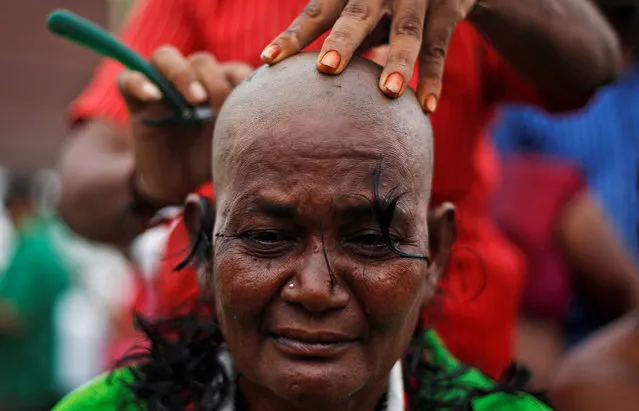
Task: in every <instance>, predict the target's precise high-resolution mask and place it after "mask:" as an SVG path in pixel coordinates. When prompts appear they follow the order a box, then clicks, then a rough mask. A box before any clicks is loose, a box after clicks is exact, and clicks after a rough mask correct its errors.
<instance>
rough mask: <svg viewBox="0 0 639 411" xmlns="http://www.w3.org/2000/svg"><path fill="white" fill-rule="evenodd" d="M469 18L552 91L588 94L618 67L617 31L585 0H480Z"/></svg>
mask: <svg viewBox="0 0 639 411" xmlns="http://www.w3.org/2000/svg"><path fill="white" fill-rule="evenodd" d="M469 20H470V21H471V23H473V24H474V25H475V27H476V28H477V29H478V30H479V31H480V32H481V33H482V34H483V35H484V36H485V37H486V38H487V39H488V41H489V42H490V43H491V44H492V45H493V47H494V48H495V49H496V50H497V52H498V53H499V54H500V55H502V56H503V57H504V59H506V60H507V61H508V62H509V63H510V64H512V65H513V67H514V68H515V69H516V70H517V71H518V72H519V73H521V74H522V75H523V76H525V77H526V78H527V79H528V80H529V81H531V83H532V84H533V85H535V86H536V87H537V88H539V89H540V90H541V91H542V92H544V93H547V94H548V95H550V96H559V97H564V96H565V97H568V96H569V95H570V97H572V98H575V97H576V98H578V97H581V96H584V95H589V94H591V93H592V92H593V91H594V90H595V89H596V88H597V87H599V86H601V85H603V84H606V83H608V82H610V81H612V80H614V79H615V78H616V76H617V75H618V73H619V71H620V69H621V50H620V45H619V42H618V40H617V37H616V35H615V34H614V32H613V30H612V28H611V27H610V26H609V25H608V23H607V22H606V20H605V18H604V17H603V16H602V15H601V14H600V13H599V12H598V10H597V9H596V8H595V6H594V5H593V4H591V3H590V1H588V0H518V1H512V0H483V2H482V3H480V5H479V6H478V7H477V8H476V9H475V11H473V12H472V13H471V15H470V16H469Z"/></svg>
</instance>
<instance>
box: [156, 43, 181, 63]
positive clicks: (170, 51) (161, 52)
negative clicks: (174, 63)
mask: <svg viewBox="0 0 639 411" xmlns="http://www.w3.org/2000/svg"><path fill="white" fill-rule="evenodd" d="M176 52H178V51H177V49H176V48H175V47H173V46H171V45H168V44H165V45H163V46H160V47H158V48H157V50H155V52H153V57H152V59H153V61H155V62H157V61H162V60H164V59H166V58H167V57H170V56H172V55H174V54H175V53H176ZM178 53H179V52H178Z"/></svg>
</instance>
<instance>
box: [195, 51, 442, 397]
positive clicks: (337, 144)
mask: <svg viewBox="0 0 639 411" xmlns="http://www.w3.org/2000/svg"><path fill="white" fill-rule="evenodd" d="M315 60H316V56H315V55H313V54H302V55H299V56H296V57H293V58H290V59H287V60H286V61H283V62H282V63H280V64H278V65H276V66H273V67H262V68H260V69H259V70H258V71H257V72H256V73H255V74H254V75H253V76H252V77H251V78H250V79H248V80H247V81H245V82H244V83H242V84H241V85H240V86H239V87H238V88H237V89H236V90H234V91H233V92H232V93H231V95H230V96H229V98H228V99H227V100H226V102H225V104H224V106H223V107H222V110H221V111H220V113H219V116H218V119H217V124H216V126H215V135H214V142H213V175H214V178H213V183H214V186H215V218H214V219H213V220H214V223H213V224H214V227H213V234H214V235H213V236H212V237H211V239H212V261H211V264H210V265H209V266H208V267H207V268H206V270H205V271H204V275H205V277H204V278H203V285H204V289H205V290H206V294H207V296H208V297H210V298H211V300H212V301H214V303H215V314H216V318H217V320H218V322H219V325H220V329H221V330H222V334H223V336H224V340H225V342H226V343H227V345H228V347H229V349H230V351H231V353H232V354H233V358H234V360H235V364H236V366H237V369H238V371H239V372H240V374H241V375H242V377H241V379H240V386H241V389H242V391H243V393H244V394H245V397H246V398H252V399H254V398H260V397H261V396H263V395H267V396H272V395H275V397H277V398H279V399H280V400H282V401H284V402H293V403H296V404H297V405H298V406H300V407H305V408H304V409H345V408H344V406H345V402H350V403H352V404H351V405H352V406H349V407H347V408H350V409H372V408H374V406H375V403H374V402H376V401H377V399H378V398H379V397H380V396H381V395H382V393H383V392H384V390H385V387H386V384H387V378H388V375H389V372H390V369H391V367H392V366H393V364H394V363H395V362H396V361H397V360H398V359H399V358H400V357H401V356H402V354H403V353H404V351H405V350H406V347H407V346H408V343H409V341H410V339H411V337H412V335H413V333H414V331H415V327H416V324H417V321H418V318H419V313H420V311H421V309H422V308H423V307H424V305H425V304H428V302H429V301H430V298H431V297H432V296H433V294H434V291H435V286H436V283H437V280H438V278H439V275H440V273H441V269H442V267H443V265H444V263H445V261H446V259H447V256H448V252H449V249H450V245H451V243H452V239H453V238H454V236H453V231H454V230H453V219H452V216H453V211H452V209H451V208H446V209H442V210H440V211H439V212H437V213H436V214H431V215H429V214H428V209H429V207H428V206H429V204H428V202H429V196H430V185H431V173H432V161H433V158H432V157H433V153H432V130H431V126H430V122H429V120H428V117H427V116H426V115H425V114H424V113H423V112H422V109H421V107H420V105H419V103H418V101H417V98H416V97H415V95H414V94H413V93H410V92H407V93H405V94H404V95H403V96H402V97H400V98H399V99H396V100H391V99H389V98H387V97H385V96H384V95H382V94H381V93H380V91H379V89H378V87H377V79H378V78H379V75H380V71H381V68H380V67H378V66H376V65H375V64H373V63H370V62H367V61H364V60H355V61H353V62H351V64H350V65H349V67H348V68H347V69H346V71H345V72H344V73H343V74H341V75H340V76H337V77H330V76H326V75H323V74H320V73H318V72H317V69H316V67H315ZM189 204H191V205H192V207H190V208H188V207H187V208H185V221H192V222H193V224H187V226H192V227H197V226H198V224H197V223H196V219H197V216H200V215H202V213H200V212H198V209H197V208H196V207H197V205H198V204H199V202H198V201H193V202H190V203H189ZM188 210H190V211H188ZM191 231H193V232H194V233H195V230H193V229H192V230H191ZM370 399H373V403H372V404H369V403H368V402H367V401H369V400H370ZM249 408H250V407H249ZM281 408H283V407H281Z"/></svg>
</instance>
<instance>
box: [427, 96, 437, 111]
mask: <svg viewBox="0 0 639 411" xmlns="http://www.w3.org/2000/svg"><path fill="white" fill-rule="evenodd" d="M426 110H427V111H428V112H429V113H434V112H435V110H437V97H435V96H434V95H433V94H429V95H428V96H427V97H426Z"/></svg>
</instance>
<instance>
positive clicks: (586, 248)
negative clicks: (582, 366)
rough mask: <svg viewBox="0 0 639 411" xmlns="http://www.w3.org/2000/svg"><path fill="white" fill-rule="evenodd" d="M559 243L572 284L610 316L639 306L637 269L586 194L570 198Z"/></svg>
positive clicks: (560, 225)
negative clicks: (573, 274)
mask: <svg viewBox="0 0 639 411" xmlns="http://www.w3.org/2000/svg"><path fill="white" fill-rule="evenodd" d="M559 230H560V231H559V234H560V239H561V241H562V245H563V247H564V249H565V251H566V254H567V256H568V258H569V261H570V263H571V264H572V266H573V267H574V268H575V272H576V275H577V277H576V278H575V285H576V286H577V287H579V288H580V289H581V291H582V292H584V294H585V296H586V298H587V299H588V300H589V302H590V303H591V305H592V307H593V308H596V310H597V311H598V312H599V313H600V314H602V315H604V316H608V317H610V318H615V317H617V316H619V315H623V314H625V313H626V312H628V311H630V310H632V309H635V308H637V307H639V270H638V267H637V265H636V262H635V261H633V259H632V258H631V257H630V255H629V253H628V252H627V251H626V250H625V247H624V246H623V244H621V242H620V241H619V240H618V239H617V238H616V236H615V233H614V232H613V229H612V226H611V225H610V223H609V222H608V220H607V218H606V216H605V214H604V212H603V210H601V208H600V207H599V206H598V205H597V204H596V202H595V201H594V200H593V199H592V198H591V197H590V196H589V195H586V194H584V195H582V196H579V197H577V198H575V199H574V200H573V201H571V202H570V203H569V204H568V206H567V207H566V209H565V210H564V213H563V216H562V218H561V220H560V223H559Z"/></svg>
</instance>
